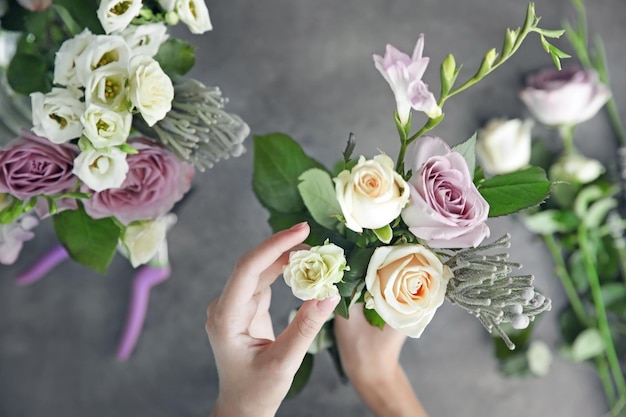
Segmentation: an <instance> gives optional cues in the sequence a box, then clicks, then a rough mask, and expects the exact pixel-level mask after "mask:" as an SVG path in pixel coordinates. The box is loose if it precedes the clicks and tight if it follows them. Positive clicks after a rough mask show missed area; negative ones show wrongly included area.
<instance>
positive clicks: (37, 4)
mask: <svg viewBox="0 0 626 417" xmlns="http://www.w3.org/2000/svg"><path fill="white" fill-rule="evenodd" d="M17 3H18V4H19V5H20V6H22V7H23V8H25V9H28V10H30V11H31V12H40V11H42V10H45V9H47V8H48V7H50V5H51V4H52V0H17Z"/></svg>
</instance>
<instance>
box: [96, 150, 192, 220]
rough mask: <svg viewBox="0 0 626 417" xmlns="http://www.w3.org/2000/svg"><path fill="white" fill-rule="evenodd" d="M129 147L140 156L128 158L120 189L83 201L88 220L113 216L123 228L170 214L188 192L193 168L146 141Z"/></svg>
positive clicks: (105, 191) (109, 190)
mask: <svg viewBox="0 0 626 417" xmlns="http://www.w3.org/2000/svg"><path fill="white" fill-rule="evenodd" d="M130 144H131V145H132V146H133V147H134V148H135V149H137V150H138V151H139V153H137V154H135V155H128V157H127V161H128V165H129V170H128V174H127V175H126V179H125V180H124V182H123V183H122V186H121V187H120V188H112V189H108V190H104V191H101V192H99V193H94V194H93V195H92V196H91V198H90V199H89V200H86V201H85V202H84V204H85V210H86V211H87V213H88V214H89V215H90V216H91V217H93V218H95V219H100V218H103V217H109V216H115V217H116V218H117V219H118V220H119V221H121V222H122V223H123V224H125V225H128V224H129V223H131V222H133V221H135V220H148V219H152V220H154V219H157V218H159V217H161V216H163V215H164V214H166V213H167V212H169V211H170V210H171V209H172V207H173V206H174V204H175V203H176V202H177V201H178V200H180V199H181V198H182V197H183V195H184V194H185V193H186V192H187V191H189V188H190V187H191V180H192V179H193V176H194V173H195V171H194V168H193V166H192V165H190V164H187V163H184V162H181V161H180V160H179V159H178V158H176V156H174V154H172V153H171V152H170V151H168V150H167V149H164V148H162V147H160V146H158V145H156V144H153V143H151V142H149V141H143V140H139V141H133V142H130Z"/></svg>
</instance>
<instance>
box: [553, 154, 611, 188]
mask: <svg viewBox="0 0 626 417" xmlns="http://www.w3.org/2000/svg"><path fill="white" fill-rule="evenodd" d="M603 172H604V166H603V165H602V163H600V161H598V160H595V159H591V158H587V157H585V156H583V155H579V154H569V155H563V156H562V157H560V158H559V159H558V160H557V161H556V162H555V163H554V165H552V167H550V179H551V180H552V181H564V182H569V183H574V184H588V183H590V182H592V181H594V180H595V179H596V178H598V177H599V176H600V175H602V173H603Z"/></svg>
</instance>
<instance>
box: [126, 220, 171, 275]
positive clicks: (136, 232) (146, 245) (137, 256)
mask: <svg viewBox="0 0 626 417" xmlns="http://www.w3.org/2000/svg"><path fill="white" fill-rule="evenodd" d="M174 221H175V220H174ZM170 223H171V220H170V219H169V218H168V217H167V216H164V217H162V218H159V219H156V220H145V221H139V222H134V223H131V224H130V225H129V226H127V227H126V230H125V231H124V234H123V235H122V239H121V242H120V243H121V248H122V252H123V253H124V255H126V257H127V258H128V260H129V261H130V263H131V264H132V266H133V268H137V267H138V266H139V265H143V264H145V263H148V262H149V261H150V260H151V259H152V258H154V257H155V256H156V254H157V253H158V252H159V250H160V249H161V247H162V246H163V245H164V244H165V242H166V240H165V238H166V235H167V229H168V225H169V224H170Z"/></svg>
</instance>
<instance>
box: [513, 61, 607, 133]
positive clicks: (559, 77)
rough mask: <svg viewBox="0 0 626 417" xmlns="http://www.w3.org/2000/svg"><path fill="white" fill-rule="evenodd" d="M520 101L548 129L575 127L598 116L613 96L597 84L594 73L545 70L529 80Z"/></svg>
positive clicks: (574, 69) (603, 86) (575, 70)
mask: <svg viewBox="0 0 626 417" xmlns="http://www.w3.org/2000/svg"><path fill="white" fill-rule="evenodd" d="M520 98H521V99H522V101H523V102H524V104H526V106H527V107H528V109H529V110H530V112H531V113H532V114H533V116H534V117H535V118H536V119H537V120H539V121H540V122H541V123H543V124H545V125H550V126H556V125H575V124H578V123H582V122H584V121H586V120H589V119H591V118H592V117H593V116H595V114H596V113H597V112H598V110H600V109H601V108H602V106H604V104H605V103H606V102H607V101H608V100H609V99H610V98H611V92H610V91H609V89H608V88H607V87H606V86H605V85H603V84H601V83H600V82H599V81H598V75H597V74H596V72H595V71H591V70H589V71H585V70H583V69H581V68H578V67H569V68H564V69H562V70H561V71H559V70H557V69H556V68H546V69H543V70H541V71H539V72H538V73H536V74H534V75H531V76H530V77H528V81H527V87H526V88H524V89H523V90H522V91H521V92H520Z"/></svg>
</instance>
